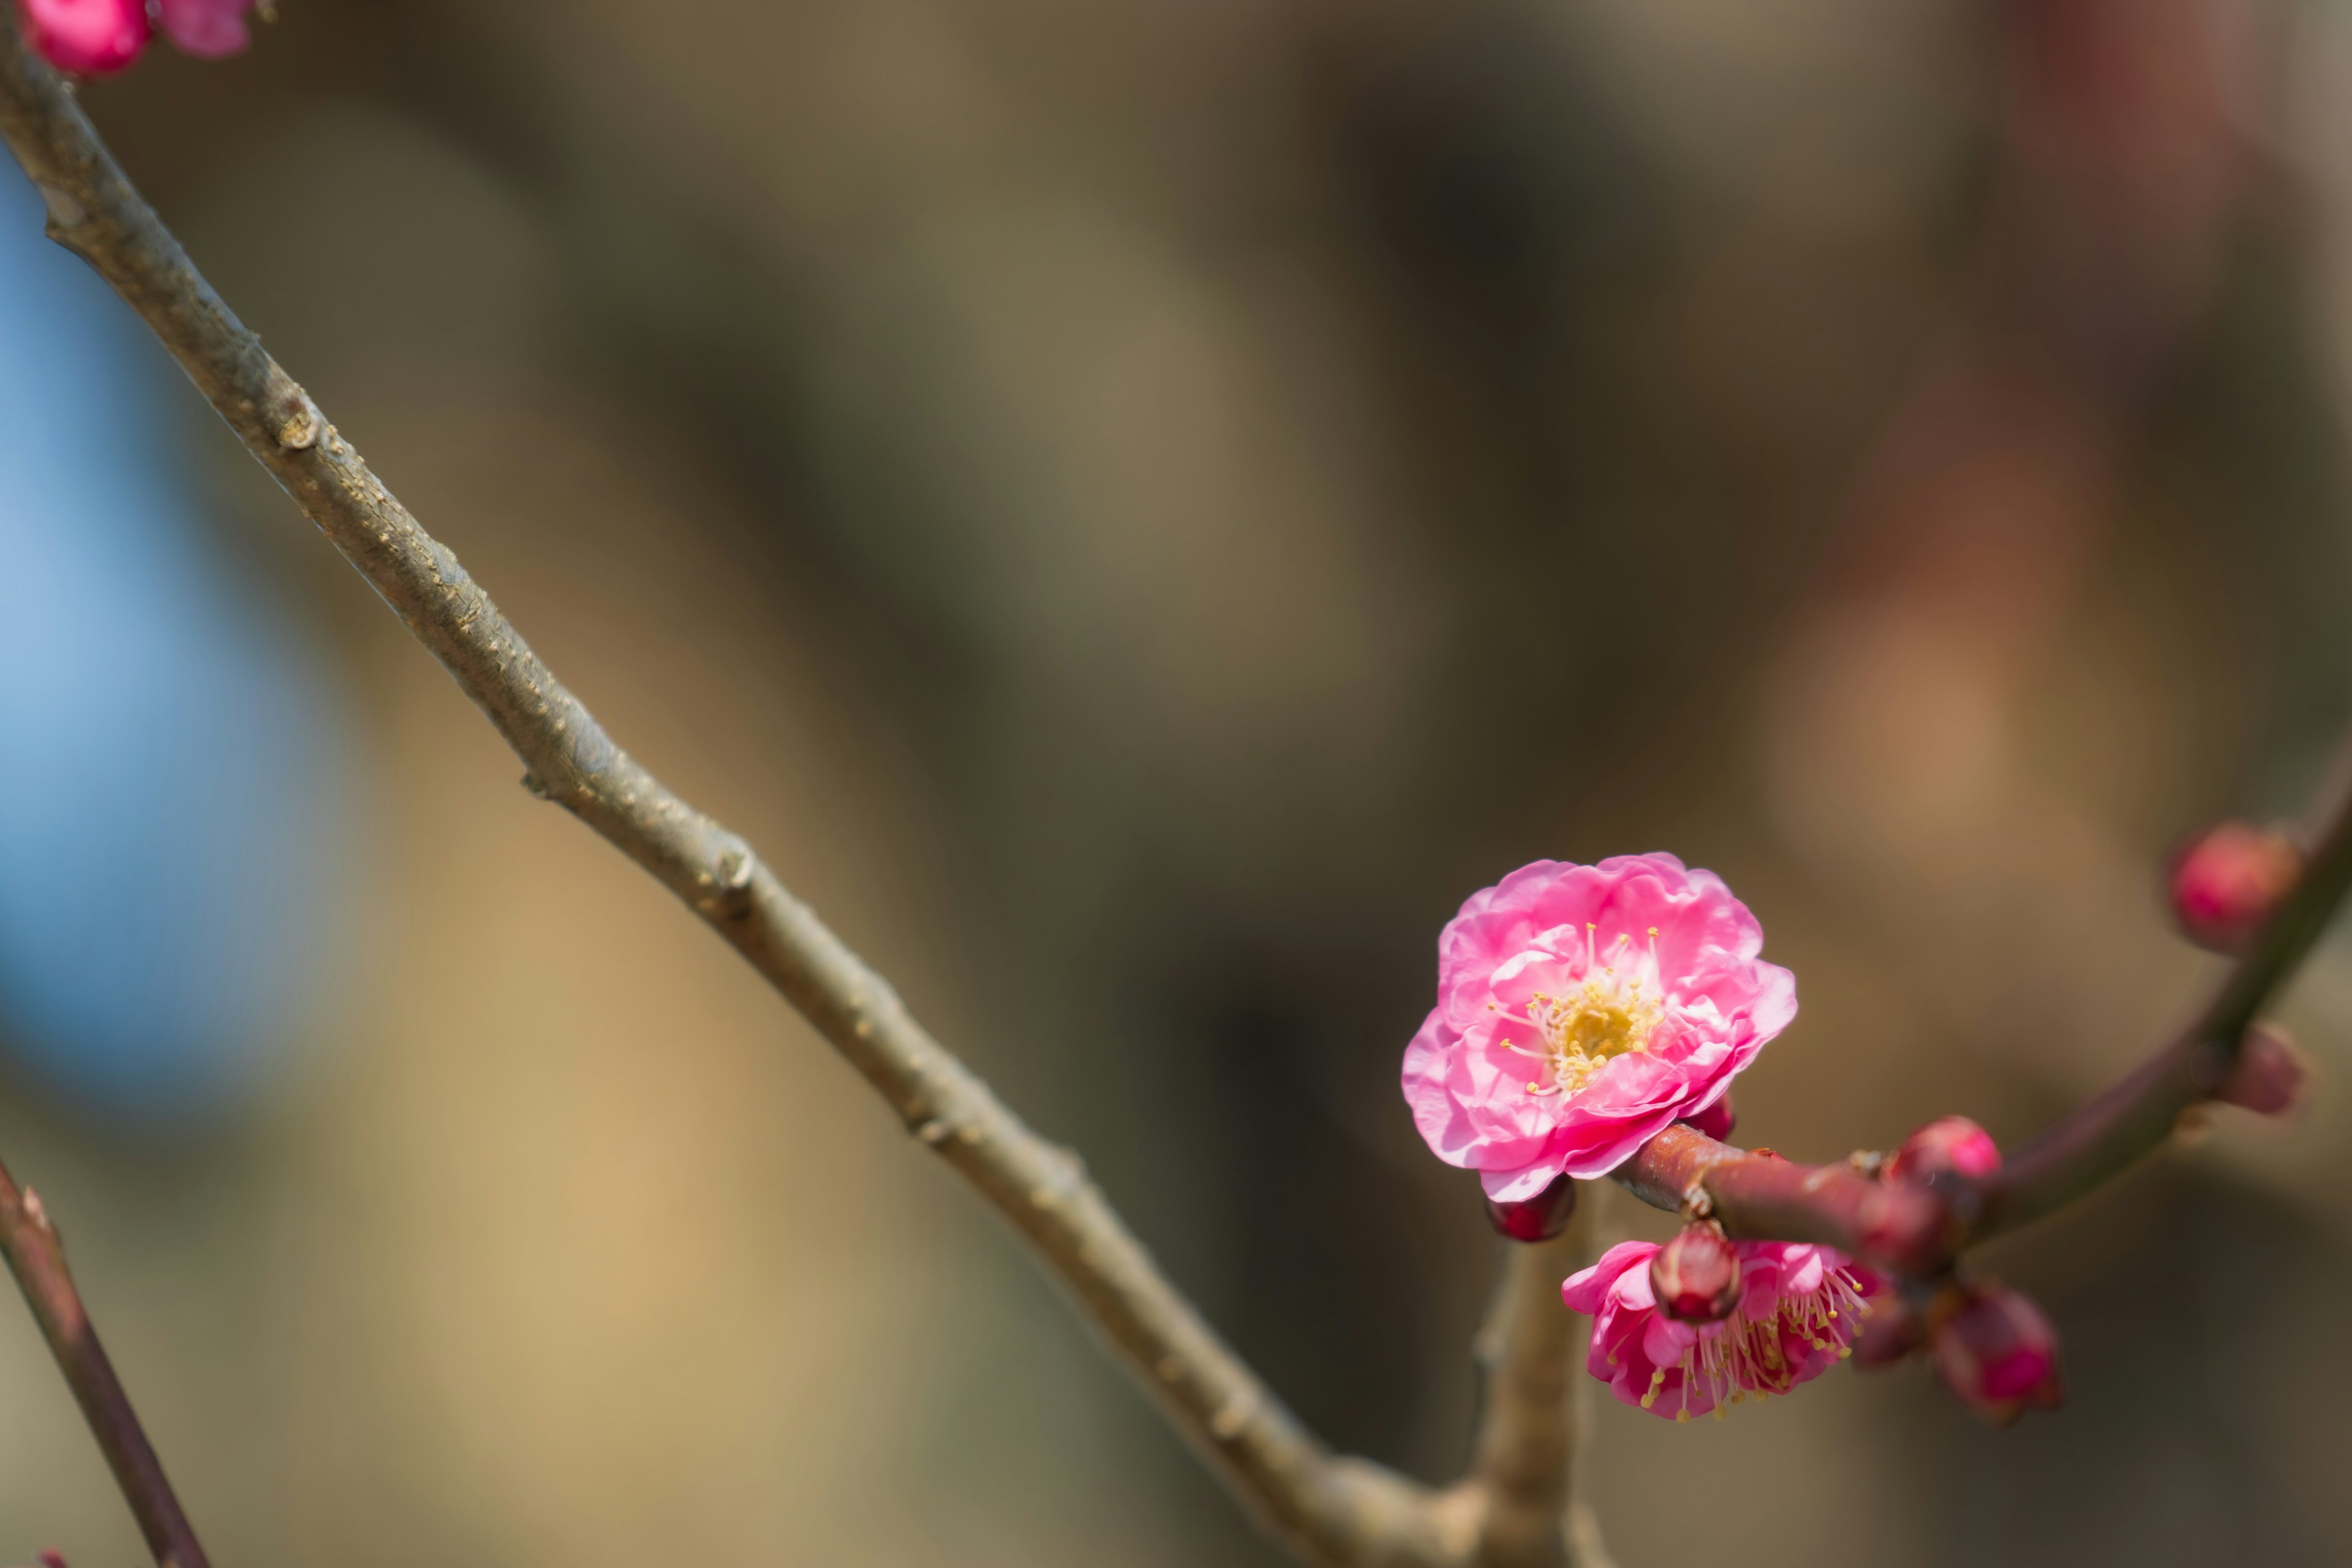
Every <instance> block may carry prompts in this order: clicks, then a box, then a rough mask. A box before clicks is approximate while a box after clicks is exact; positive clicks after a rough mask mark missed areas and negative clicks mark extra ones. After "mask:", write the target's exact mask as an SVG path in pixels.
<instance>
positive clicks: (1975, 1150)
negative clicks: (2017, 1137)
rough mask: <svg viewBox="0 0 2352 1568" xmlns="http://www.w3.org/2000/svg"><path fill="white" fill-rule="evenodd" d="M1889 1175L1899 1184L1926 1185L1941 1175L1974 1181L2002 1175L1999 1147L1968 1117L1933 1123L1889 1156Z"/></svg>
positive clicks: (1957, 1117) (1951, 1118)
mask: <svg viewBox="0 0 2352 1568" xmlns="http://www.w3.org/2000/svg"><path fill="white" fill-rule="evenodd" d="M1885 1171H1886V1174H1887V1175H1888V1176H1889V1177H1890V1178H1892V1179H1894V1180H1896V1181H1912V1182H1924V1181H1927V1180H1929V1179H1931V1178H1933V1177H1936V1176H1940V1175H1946V1174H1950V1175H1957V1176H1964V1177H1966V1178H1967V1179H1968V1180H1969V1181H1971V1182H1981V1181H1986V1180H1988V1179H1990V1178H1991V1177H1993V1176H1997V1175H1999V1174H2000V1144H1998V1143H1995V1142H1993V1141H1992V1134H1990V1132H1987V1131H1985V1130H1984V1129H1983V1128H1981V1127H1979V1126H1978V1125H1977V1124H1976V1123H1975V1122H1973V1121H1969V1119H1968V1118H1967V1117H1965V1116H1947V1117H1944V1118H1942V1119H1941V1120H1939V1121H1930V1122H1929V1123H1927V1126H1925V1127H1922V1128H1921V1129H1919V1131H1916V1132H1914V1133H1913V1134H1911V1136H1910V1137H1908V1138H1906V1139H1905V1140H1903V1146H1902V1147H1901V1148H1899V1149H1897V1150H1895V1152H1894V1153H1893V1154H1891V1155H1889V1156H1888V1157H1887V1161H1886V1166H1885Z"/></svg>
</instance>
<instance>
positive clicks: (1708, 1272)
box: [1650, 1225, 1740, 1323]
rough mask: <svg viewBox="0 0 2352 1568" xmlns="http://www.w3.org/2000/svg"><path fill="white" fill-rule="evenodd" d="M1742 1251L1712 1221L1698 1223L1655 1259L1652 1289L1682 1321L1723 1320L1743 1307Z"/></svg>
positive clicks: (1672, 1315)
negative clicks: (1740, 1264)
mask: <svg viewBox="0 0 2352 1568" xmlns="http://www.w3.org/2000/svg"><path fill="white" fill-rule="evenodd" d="M1739 1287H1740V1280H1739V1254H1738V1253H1737V1252H1735V1251H1733V1250H1732V1247H1731V1243H1730V1242H1728V1241H1727V1240H1725V1239H1724V1235H1723V1232H1722V1231H1720V1230H1718V1229H1717V1228H1716V1227H1715V1226H1711V1225H1695V1226H1690V1227H1689V1228H1688V1229H1686V1230H1685V1231H1684V1232H1683V1233H1682V1234H1681V1235H1680V1236H1677V1237H1675V1238H1674V1239H1673V1240H1672V1241H1670V1242H1668V1243H1666V1244H1665V1246H1664V1247H1660V1248H1658V1251H1657V1255H1656V1256H1655V1257H1654V1258H1651V1259H1650V1293H1651V1295H1652V1296H1654V1298H1656V1300H1657V1303H1658V1310H1659V1311H1661V1312H1664V1314H1665V1315H1666V1316H1667V1317H1669V1318H1672V1319H1674V1320H1675V1321H1676V1322H1678V1323H1719V1322H1721V1321H1723V1320H1724V1319H1726V1318H1727V1317H1729V1316H1731V1314H1732V1313H1734V1312H1735V1311H1738V1310H1739Z"/></svg>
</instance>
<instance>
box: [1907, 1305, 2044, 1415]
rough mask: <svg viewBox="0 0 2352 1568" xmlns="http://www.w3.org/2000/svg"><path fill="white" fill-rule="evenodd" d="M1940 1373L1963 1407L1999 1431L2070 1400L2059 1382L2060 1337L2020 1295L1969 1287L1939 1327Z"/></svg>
mask: <svg viewBox="0 0 2352 1568" xmlns="http://www.w3.org/2000/svg"><path fill="white" fill-rule="evenodd" d="M1935 1354H1936V1370H1937V1373H1940V1374H1941V1375H1942V1377H1943V1380H1944V1386H1945V1387H1947V1388H1948V1389H1950V1390H1951V1391H1952V1393H1953V1394H1954V1395H1955V1396H1957V1397H1958V1400H1959V1402H1960V1403H1961V1404H1963V1405H1967V1406H1968V1407H1969V1409H1971V1410H1973V1411H1975V1412H1976V1413H1977V1414H1978V1415H1981V1416H1983V1417H1984V1418H1985V1419H1986V1420H1988V1421H1990V1422H1991V1423H1992V1424H1993V1425H1995V1426H2008V1425H2009V1424H2010V1423H2011V1422H2012V1421H2014V1420H2016V1419H2017V1418H2018V1416H2019V1415H2022V1414H2023V1413H2024V1412H2025V1411H2027V1410H2028V1409H2032V1410H2055V1409H2057V1408H2058V1406H2059V1405H2060V1404H2061V1403H2063V1399H2064V1397H2065V1389H2064V1386H2063V1384H2062V1383H2061V1382H2060V1380H2059V1376H2058V1334H2057V1331H2055V1330H2053V1329H2052V1328H2051V1326H2050V1320H2049V1319H2047V1318H2045V1317H2043V1316H2042V1309H2041V1308H2039V1307H2036V1306H2035V1305H2034V1304H2033V1303H2032V1301H2029V1300H2026V1299H2025V1298H2024V1297H2023V1296H2021V1295H2019V1294H2018V1293H2017V1292H2016V1291H2014V1290H2011V1289H2007V1288H2006V1287H2003V1286H2000V1285H1969V1286H1964V1287H1962V1289H1961V1296H1960V1299H1959V1300H1958V1304H1957V1305H1955V1306H1953V1307H1952V1309H1951V1310H1949V1311H1948V1312H1947V1313H1946V1314H1945V1315H1944V1316H1943V1317H1942V1319H1941V1321H1938V1322H1937V1325H1936V1345H1935Z"/></svg>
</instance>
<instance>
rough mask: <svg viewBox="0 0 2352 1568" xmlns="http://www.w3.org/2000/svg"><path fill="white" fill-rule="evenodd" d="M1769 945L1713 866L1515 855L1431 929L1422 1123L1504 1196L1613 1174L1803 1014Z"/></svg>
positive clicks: (1409, 1079) (1410, 1083)
mask: <svg viewBox="0 0 2352 1568" xmlns="http://www.w3.org/2000/svg"><path fill="white" fill-rule="evenodd" d="M1763 945H1764V931H1763V928H1762V927H1761V926H1759V925H1758V924H1757V921H1756V917H1755V916H1753V915H1751V914H1749V913H1748V909H1747V906H1746V905H1744V904H1742V903H1741V902H1740V901H1739V900H1738V899H1735V898H1733V897H1732V896H1731V891H1730V889H1727V888H1726V887H1725V886H1724V885H1723V882H1722V880H1721V879H1719V878H1717V876H1716V875H1715V874H1714V873H1713V872H1711V871H1691V870H1685V868H1684V867H1683V863H1682V862H1681V861H1679V860H1677V859H1675V858H1674V857H1673V856H1671V855H1633V856H1622V857H1619V858H1615V859H1610V860H1603V861H1601V863H1600V864H1599V865H1597V866H1577V865H1570V864H1565V863H1562V862H1558V861H1552V860H1538V861H1537V862H1536V863H1535V864H1534V865H1531V866H1526V867H1522V868H1520V869H1518V870H1517V871H1514V872H1512V873H1511V874H1510V875H1509V876H1507V877H1506V878H1504V879H1503V880H1502V881H1501V882H1500V883H1499V884H1497V885H1496V886H1495V887H1492V888H1488V889H1484V890H1483V891H1480V892H1478V893H1475V894H1473V895H1472V896H1471V898H1470V900H1469V901H1468V902H1466V903H1465V904H1464V905H1463V906H1462V911H1461V913H1459V914H1458V915H1456V916H1454V919H1453V921H1451V922H1449V923H1448V924H1447V925H1446V927H1445V930H1444V932H1443V933H1441V934H1440V936H1439V937H1438V942H1437V1005H1436V1006H1435V1007H1434V1008H1433V1009H1432V1010H1431V1012H1430V1015H1429V1017H1428V1019H1427V1020H1426V1021H1425V1022H1423V1025H1422V1026H1421V1032H1420V1033H1419V1034H1417V1035H1415V1036H1414V1037H1413V1039H1412V1044H1411V1045H1410V1046H1408V1047H1405V1053H1404V1097H1405V1100H1406V1102H1407V1103H1408V1104H1409V1105H1411V1106H1412V1118H1413V1123H1414V1125H1416V1126H1417V1127H1419V1128H1420V1129H1421V1135H1422V1137H1423V1138H1424V1139H1426V1140H1427V1141H1428V1143H1429V1146H1430V1148H1431V1150H1432V1151H1433V1152H1435V1153H1436V1155H1437V1157H1438V1158H1439V1159H1441V1160H1444V1161H1445V1162H1446V1163H1448V1164H1453V1165H1461V1166H1465V1167H1467V1168H1468V1169H1471V1170H1475V1171H1476V1172H1477V1173H1479V1176H1480V1179H1481V1180H1482V1181H1483V1182H1484V1183H1485V1184H1486V1195H1487V1196H1488V1197H1490V1198H1493V1199H1495V1200H1496V1201H1497V1202H1501V1203H1512V1202H1518V1201H1523V1200H1525V1199H1528V1198H1530V1197H1533V1196H1535V1195H1536V1194H1538V1193H1540V1192H1542V1191H1543V1190H1544V1188H1545V1187H1547V1186H1549V1184H1551V1183H1552V1182H1553V1181H1554V1180H1556V1179H1557V1178H1559V1176H1561V1175H1570V1176H1575V1177H1579V1178H1582V1179H1589V1178H1591V1177H1594V1176H1599V1175H1601V1174H1604V1173H1607V1172H1609V1171H1611V1170H1612V1169H1614V1168H1615V1167H1616V1166H1617V1165H1619V1164H1620V1163H1622V1162H1623V1161H1624V1160H1625V1159H1626V1158H1627V1157H1628V1156H1629V1155H1631V1154H1632V1153H1633V1151H1634V1150H1636V1149H1638V1148H1640V1147H1641V1146H1642V1144H1643V1142H1645V1141H1647V1140H1648V1139H1650V1138H1652V1137H1654V1136H1655V1135H1656V1134H1657V1133H1658V1132H1660V1131H1664V1129H1665V1127H1666V1126H1667V1125H1668V1124H1669V1123H1670V1122H1673V1121H1675V1120H1677V1119H1678V1118H1684V1117H1692V1116H1701V1115H1703V1114H1704V1113H1705V1112H1706V1111H1707V1110H1709V1109H1710V1108H1711V1107H1713V1106H1714V1105H1715V1103H1716V1102H1717V1100H1720V1099H1721V1098H1722V1096H1723V1095H1724V1093H1725V1091H1726V1090H1727V1089H1729V1088H1730V1086H1731V1079H1732V1077H1733V1075H1734V1074H1736V1073H1738V1071H1739V1070H1740V1069H1741V1068H1745V1067H1746V1066H1747V1065H1748V1063H1749V1062H1750V1061H1752V1060H1753V1059H1754V1058H1755V1056H1756V1053H1757V1052H1758V1051H1759V1050H1761V1049H1763V1048H1764V1045H1765V1042H1767V1041H1769V1040H1770V1039H1771V1038H1772V1037H1773V1036H1775V1035H1777V1034H1779V1033H1780V1031H1781V1030H1782V1029H1784V1028H1786V1027H1787V1026H1788V1025H1789V1021H1790V1019H1791V1018H1793V1017H1795V1016H1796V1015H1797V983H1796V978H1795V976H1793V975H1791V974H1790V973H1789V972H1788V971H1787V970H1785V969H1782V968H1780V967H1779V966H1778V965H1776V964H1770V963H1762V962H1760V961H1759V959H1758V957H1757V954H1758V953H1759V952H1760V951H1762V949H1763Z"/></svg>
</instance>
